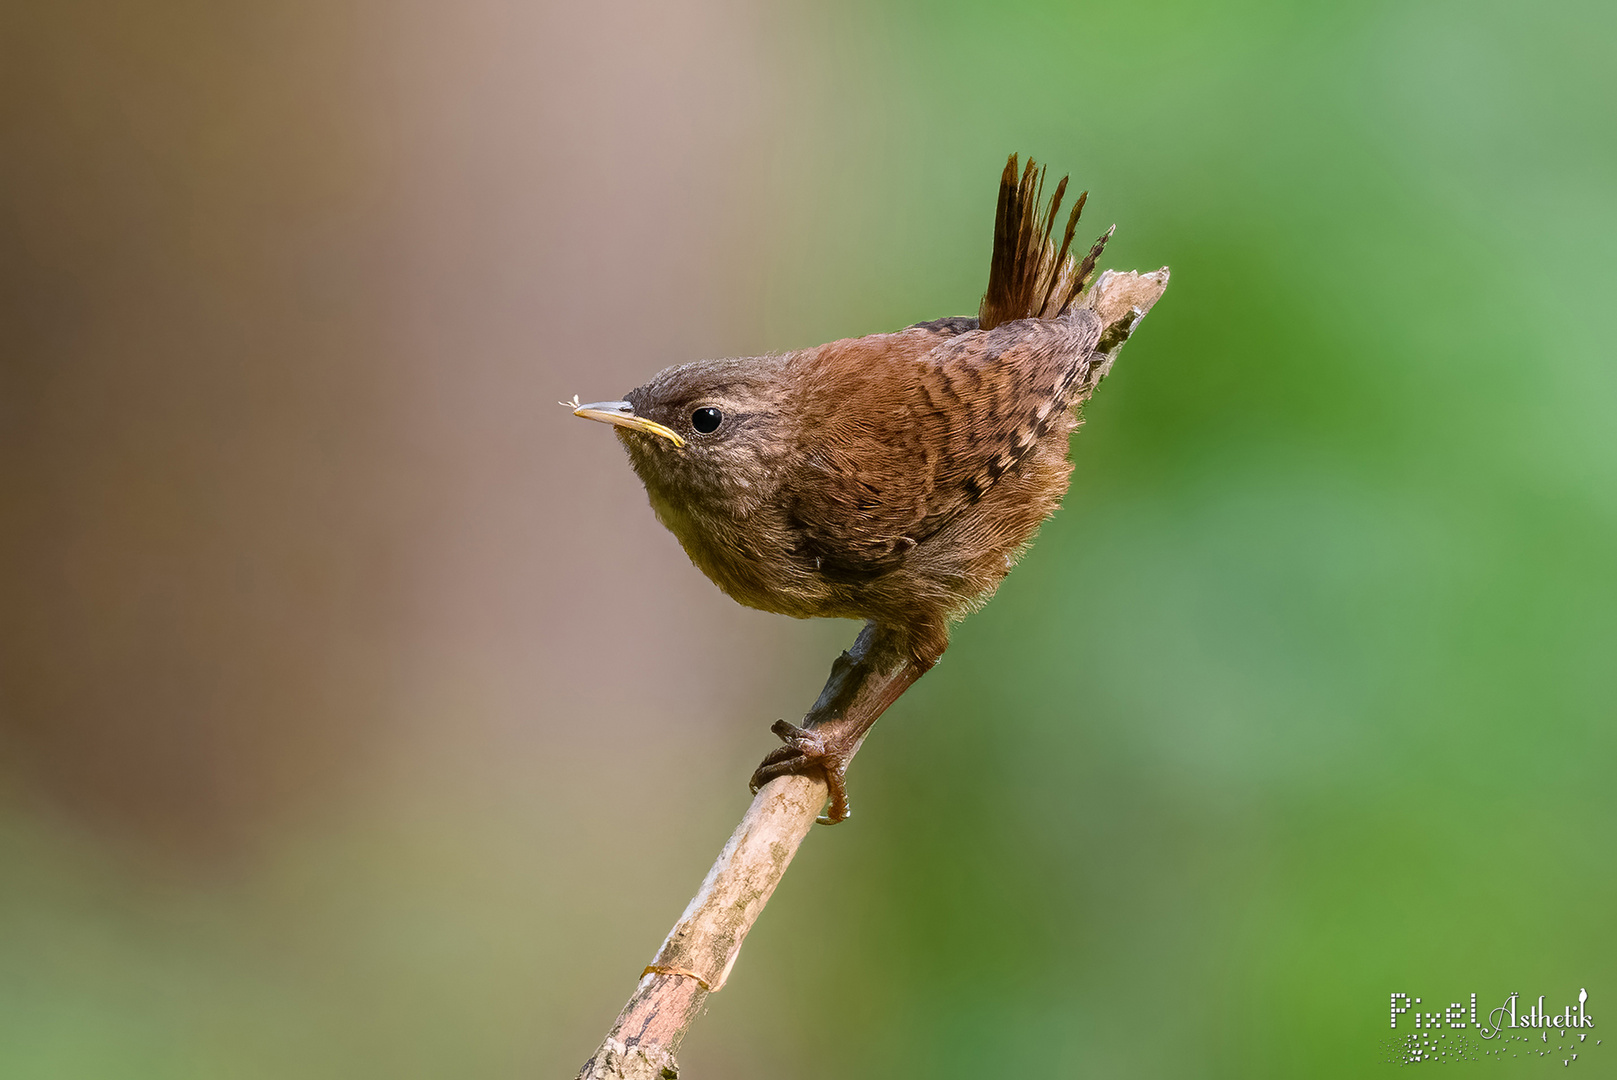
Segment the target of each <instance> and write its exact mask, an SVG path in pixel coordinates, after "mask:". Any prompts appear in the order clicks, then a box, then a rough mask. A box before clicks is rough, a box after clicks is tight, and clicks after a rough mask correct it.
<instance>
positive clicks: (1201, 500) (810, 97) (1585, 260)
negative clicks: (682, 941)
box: [0, 0, 1617, 1080]
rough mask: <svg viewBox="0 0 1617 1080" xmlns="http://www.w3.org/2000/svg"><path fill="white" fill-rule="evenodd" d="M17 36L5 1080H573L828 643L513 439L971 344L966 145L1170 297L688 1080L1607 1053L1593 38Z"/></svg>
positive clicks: (977, 221)
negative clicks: (1476, 1008) (1163, 286)
mask: <svg viewBox="0 0 1617 1080" xmlns="http://www.w3.org/2000/svg"><path fill="white" fill-rule="evenodd" d="M0 27H3V29H0V117H3V120H0V209H3V213H0V331H3V332H0V339H3V341H4V353H5V355H4V361H3V367H0V498H3V501H0V513H3V519H0V520H3V522H4V528H3V529H0V1075H4V1076H6V1077H19V1078H23V1077H52V1078H54V1077H81V1076H95V1077H108V1078H121V1077H216V1076H232V1077H259V1076H262V1077H284V1076H300V1077H352V1076H383V1075H385V1076H390V1077H449V1076H453V1077H484V1076H486V1077H506V1076H511V1077H515V1076H539V1075H550V1076H557V1075H559V1076H570V1075H572V1073H573V1071H574V1070H576V1068H577V1067H578V1065H579V1064H580V1063H581V1062H582V1061H583V1060H584V1058H585V1057H587V1056H588V1054H589V1053H590V1052H591V1051H592V1049H593V1048H594V1046H595V1045H596V1043H597V1042H598V1041H599V1039H600V1037H601V1035H602V1034H603V1033H604V1032H605V1030H606V1028H607V1026H608V1025H609V1023H610V1021H611V1019H612V1017H613V1015H614V1014H615V1012H616V1010H617V1009H618V1007H619V1006H620V1005H621V1004H622V1002H623V1000H624V999H625V998H626V997H627V995H628V993H629V992H630V990H631V989H632V987H633V985H634V982H635V977H636V975H637V973H638V972H639V971H640V969H641V967H642V966H643V965H644V964H645V963H646V962H647V961H648V959H649V958H650V956H651V955H652V953H653V951H654V950H655V948H656V946H657V944H658V942H659V941H660V940H661V937H662V935H663V933H665V932H666V930H667V928H668V927H669V925H671V923H672V922H673V920H674V918H675V917H676V916H677V915H678V913H679V912H680V910H681V909H682V907H683V905H684V903H685V901H686V900H687V899H688V897H689V896H690V894H691V892H692V891H693V890H694V888H695V886H696V884H697V882H698V881H699V880H700V878H701V876H702V874H703V872H704V871H705V869H706V867H707V865H708V862H709V860H710V859H711V857H712V856H713V854H714V853H715V852H716V851H717V849H718V847H719V846H720V844H721V843H722V841H723V840H724V838H725V836H726V835H728V832H729V830H730V828H731V827H732V825H733V824H734V822H735V820H736V819H737V818H738V817H739V815H740V813H741V811H742V809H743V807H744V806H745V805H746V801H747V795H746V789H745V785H744V780H745V778H746V776H747V774H748V771H749V770H750V768H751V766H752V765H753V763H754V762H755V761H756V759H757V758H758V757H759V756H760V755H761V754H762V753H764V752H765V750H767V749H768V748H769V746H770V745H771V744H772V742H773V740H772V737H771V736H769V734H768V730H767V729H768V725H769V723H770V722H771V721H772V720H774V719H775V718H776V717H781V716H786V717H796V716H799V715H801V713H802V712H803V710H804V709H805V708H806V707H807V705H808V704H809V703H810V702H811V701H812V699H813V696H814V694H815V693H816V691H817V689H818V687H819V684H820V681H821V680H822V678H823V676H824V673H825V671H826V669H827V667H828V665H829V662H830V660H831V659H832V657H833V656H834V655H835V653H836V651H837V650H838V649H839V648H841V647H843V646H844V645H845V644H847V642H848V641H850V640H851V638H852V636H853V633H854V631H855V629H856V628H855V627H854V626H852V625H851V624H798V623H793V622H791V621H789V620H785V619H780V618H776V617H772V616H768V615H763V614H760V613H757V612H751V611H745V610H742V609H740V608H738V607H736V606H735V605H734V604H732V603H731V602H730V601H729V600H727V599H726V598H725V597H724V596H723V595H722V594H720V593H719V592H718V591H717V590H716V589H714V588H713V587H712V586H710V585H709V584H708V583H707V582H706V581H705V580H703V579H702V578H701V576H700V575H699V574H698V573H697V572H696V571H695V570H694V569H692V568H691V567H690V566H689V565H688V563H686V562H685V560H684V558H683V556H682V555H681V553H680V552H679V550H678V547H677V545H676V543H675V541H674V540H673V539H672V537H671V536H668V535H667V534H665V533H664V532H662V530H661V529H660V528H659V527H658V526H657V525H656V523H655V522H654V521H653V519H652V517H651V514H650V512H649V510H648V509H647V507H646V506H645V502H644V496H643V494H642V492H641V491H640V488H639V486H638V484H637V483H636V481H635V480H634V478H633V476H632V474H631V473H630V471H629V469H628V467H627V465H626V463H625V462H624V460H623V459H622V454H621V451H620V450H619V448H618V447H617V445H616V442H615V440H613V439H612V438H610V437H609V436H608V435H607V433H606V432H604V431H602V430H600V429H599V428H597V427H595V426H593V425H585V424H581V423H578V422H577V421H574V420H572V419H571V418H570V417H568V416H567V414H566V413H565V412H563V411H561V410H560V409H558V408H556V407H555V406H554V405H553V404H552V403H553V402H554V401H555V400H556V399H557V398H561V397H568V396H570V395H571V394H573V393H575V392H576V393H579V394H581V395H582V396H583V397H584V398H585V399H586V400H589V399H591V398H592V397H593V398H602V397H609V396H615V395H617V394H619V393H621V392H622V391H624V390H626V389H628V388H629V387H631V386H633V385H635V384H637V383H639V382H640V381H642V380H643V379H644V378H645V377H646V376H648V375H649V374H651V373H652V372H653V371H655V370H657V369H658V368H660V367H662V366H664V365H665V364H668V363H672V362H674V361H677V360H682V359H689V358H693V357H700V356H718V355H736V354H747V353H755V352H761V351H767V350H780V349H787V348H792V347H797V346H802V345H808V344H814V343H818V342H820V341H822V340H825V339H829V338H834V337H842V336H849V335H855V334H861V333H867V332H873V331H878V330H887V329H892V328H895V327H898V326H902V325H905V324H908V323H911V322H915V321H917V320H921V319H927V318H933V317H937V316H942V315H948V314H957V313H970V312H974V311H975V309H976V304H977V300H978V298H979V296H980V293H981V290H982V287H983V283H984V281H985V277H986V267H987V256H988V249H989V244H990V239H991V215H992V208H993V199H994V191H995V184H996V181H997V177H998V173H999V169H1000V167H1001V166H1002V164H1003V161H1004V156H1005V154H1006V153H1007V152H1009V151H1012V150H1017V151H1020V152H1022V153H1024V154H1033V155H1035V156H1036V157H1038V158H1039V159H1040V160H1042V161H1047V162H1049V163H1050V165H1051V166H1052V168H1053V169H1054V170H1056V172H1057V173H1058V174H1059V173H1060V172H1066V171H1070V172H1072V174H1073V178H1074V183H1076V184H1078V185H1079V186H1081V187H1085V188H1088V189H1089V190H1090V191H1091V192H1092V195H1091V199H1090V202H1089V209H1088V211H1087V213H1086V220H1087V221H1088V222H1090V224H1091V227H1090V228H1089V229H1088V230H1086V233H1093V232H1098V231H1100V229H1102V228H1104V227H1105V226H1106V225H1108V224H1110V223H1111V222H1113V221H1115V222H1117V223H1118V233H1117V236H1116V238H1115V240H1114V242H1113V244H1112V245H1111V247H1110V248H1109V249H1108V252H1107V256H1108V258H1107V263H1106V265H1110V266H1114V267H1119V268H1140V269H1150V268H1155V267H1157V266H1160V265H1163V264H1168V265H1170V266H1171V267H1172V270H1173V284H1172V286H1171V287H1170V289H1169V291H1168V293H1167V296H1166V298H1165V299H1164V301H1163V302H1162V304H1161V305H1159V306H1158V307H1157V309H1156V310H1155V311H1154V312H1153V313H1152V315H1151V317H1150V318H1149V319H1148V320H1147V321H1146V322H1145V323H1144V325H1143V327H1142V329H1141V332H1140V333H1139V334H1138V336H1137V337H1136V338H1135V340H1134V341H1133V342H1132V343H1131V344H1130V345H1129V347H1128V349H1127V350H1126V351H1125V352H1124V354H1123V357H1122V360H1121V362H1120V363H1119V364H1118V366H1117V369H1116V371H1115V372H1114V373H1113V374H1112V376H1111V378H1110V379H1109V380H1108V381H1107V383H1106V384H1105V386H1104V387H1103V388H1102V390H1101V392H1100V394H1099V396H1098V397H1097V399H1096V400H1095V402H1094V403H1093V405H1092V407H1091V408H1090V409H1089V410H1088V424H1087V426H1086V427H1085V429H1084V431H1083V433H1082V434H1081V435H1080V436H1079V437H1078V438H1077V439H1076V440H1075V442H1074V457H1075V460H1076V462H1077V472H1076V474H1075V477H1074V484H1073V489H1072V492H1071V494H1070V495H1069V496H1068V498H1067V502H1066V507H1065V509H1064V510H1063V511H1062V512H1061V513H1060V514H1059V515H1058V516H1057V517H1056V518H1055V519H1054V520H1053V521H1051V522H1050V523H1049V524H1048V525H1047V526H1046V528H1045V529H1044V531H1043V533H1042V535H1041V537H1040V539H1039V541H1038V543H1037V544H1036V545H1035V547H1034V548H1033V550H1032V552H1031V554H1030V555H1029V556H1028V557H1027V559H1026V560H1025V561H1024V562H1023V564H1022V566H1021V567H1020V568H1019V569H1018V570H1017V571H1016V573H1014V574H1013V575H1011V577H1010V578H1009V579H1008V580H1007V582H1006V584H1005V585H1004V587H1003V588H1002V589H1001V591H1000V593H999V595H998V597H997V598H996V599H995V600H994V601H993V603H992V604H990V605H989V606H988V608H987V609H986V610H984V611H983V612H982V613H980V614H978V615H976V616H973V617H972V618H970V619H969V620H968V621H966V622H965V623H964V624H962V625H961V626H960V627H959V629H958V631H957V633H956V635H955V638H954V644H953V647H952V648H951V650H950V652H949V653H948V655H947V656H946V658H945V660H944V662H943V663H942V664H941V665H940V666H939V668H938V669H937V670H936V671H935V672H933V673H932V674H930V675H928V677H927V678H926V679H925V680H923V681H922V682H921V683H920V684H918V685H917V686H916V688H915V689H913V690H912V691H911V692H910V693H909V694H908V695H907V696H906V697H905V698H904V699H903V700H902V701H901V702H900V703H899V704H898V705H897V706H896V707H895V708H894V709H893V710H892V712H890V713H889V714H888V716H887V718H885V719H884V720H883V722H882V723H881V725H880V726H879V727H878V728H877V730H876V734H875V737H874V738H872V739H871V741H870V743H869V744H868V745H867V747H866V748H865V750H864V752H863V753H862V754H861V755H860V758H859V764H858V765H857V766H856V767H855V769H854V770H853V776H852V784H853V794H854V799H855V802H856V805H857V808H858V814H857V815H856V816H855V818H854V819H853V821H852V822H851V823H850V824H848V825H847V826H844V827H839V828H837V829H836V830H834V831H831V830H822V831H817V832H816V833H814V834H813V835H811V836H810V838H809V841H808V842H807V843H806V844H805V846H804V848H803V849H802V851H801V853H800V855H799V857H798V861H797V863H796V864H795V865H794V867H793V869H792V871H791V872H790V873H789V874H788V876H787V878H786V881H785V883H784V885H783V886H782V887H781V888H780V890H779V892H778V893H777V894H776V897H775V899H774V901H773V903H772V904H771V906H770V908H769V910H768V911H767V913H766V914H765V916H764V918H763V920H762V921H761V922H760V924H759V925H758V927H757V929H756V930H755V932H754V933H753V935H752V937H750V938H749V940H748V944H747V947H746V949H745V950H744V952H743V954H742V956H741V959H740V962H739V963H738V965H737V967H736V969H735V973H734V975H733V977H732V979H731V980H730V983H729V985H728V987H727V989H726V991H725V992H724V993H721V994H719V995H717V996H715V997H714V998H712V999H711V1001H710V1005H709V1008H708V1011H707V1013H706V1015H705V1016H704V1017H703V1019H701V1020H700V1022H699V1023H698V1024H697V1025H696V1027H695V1028H694V1029H693V1031H692V1034H691V1035H690V1037H689V1038H688V1040H687V1042H686V1045H685V1048H684V1051H683V1053H682V1055H681V1059H682V1063H683V1065H684V1070H685V1071H684V1075H687V1076H691V1077H711V1078H724V1077H737V1078H740V1077H755V1076H770V1077H780V1078H783V1080H787V1078H796V1077H802V1078H808V1077H820V1076H827V1075H830V1076H839V1077H849V1078H853V1077H889V1076H928V1077H980V1076H999V1075H1060V1076H1085V1077H1088V1076H1097V1077H1099V1076H1106V1077H1111V1076H1131V1077H1134V1076H1137V1077H1159V1076H1160V1077H1199V1076H1231V1077H1236V1076H1239V1077H1251V1076H1284V1077H1294V1076H1361V1075H1366V1074H1370V1073H1371V1072H1372V1070H1380V1069H1383V1068H1386V1067H1388V1066H1386V1065H1384V1064H1383V1063H1384V1062H1386V1061H1388V1060H1390V1058H1391V1056H1392V1054H1391V1051H1390V1050H1389V1038H1390V1037H1391V1033H1390V1032H1389V1030H1388V1029H1387V1027H1386V1003H1387V1000H1388V995H1389V993H1391V992H1392V991H1404V992H1407V993H1410V994H1413V995H1418V996H1423V997H1426V999H1427V1002H1428V1003H1429V1002H1432V1001H1437V1000H1441V1001H1443V1002H1447V1001H1450V1000H1465V999H1466V997H1467V995H1469V994H1470V993H1471V992H1472V991H1476V992H1478V993H1479V995H1480V1000H1481V1001H1482V1002H1483V1004H1484V1005H1485V1006H1487V1007H1491V1005H1492V1004H1496V1003H1497V1001H1498V1000H1502V999H1503V998H1504V996H1505V995H1506V994H1508V993H1509V992H1511V991H1519V992H1521V993H1522V994H1524V995H1526V996H1527V997H1529V998H1533V997H1536V996H1537V995H1538V994H1540V993H1543V994H1546V995H1549V1003H1550V1004H1552V1005H1556V1006H1557V1007H1558V1004H1557V1003H1565V1002H1566V1001H1571V1000H1574V999H1575V997H1576V994H1577V991H1578V989H1579V988H1580V987H1587V988H1588V990H1589V994H1590V998H1589V1004H1588V1011H1589V1013H1590V1014H1591V1015H1593V1016H1595V1017H1596V1019H1597V1021H1598V1022H1600V1023H1602V1024H1604V1023H1605V1022H1606V1021H1607V1019H1608V1018H1617V1011H1614V1010H1613V1005H1612V1003H1613V1002H1614V1001H1617V929H1614V923H1613V919H1612V913H1613V912H1614V911H1617V859H1614V858H1613V852H1614V850H1617V847H1614V841H1617V784H1614V783H1613V771H1614V770H1613V763H1614V760H1617V735H1614V725H1613V722H1612V721H1613V718H1614V716H1613V713H1614V706H1613V701H1614V699H1617V694H1614V691H1617V662H1614V658H1617V558H1614V552H1617V425H1614V424H1613V423H1612V421H1611V419H1610V413H1611V411H1612V407H1613V402H1614V401H1617V364H1614V363H1613V356H1612V347H1611V343H1612V338H1613V334H1612V319H1611V312H1612V310H1613V304H1612V294H1613V291H1614V287H1617V274H1614V273H1613V271H1612V267H1613V265H1617V200H1614V199H1613V193H1614V192H1617V135H1614V130H1613V113H1612V103H1613V101H1617V14H1614V9H1612V8H1611V7H1610V6H1609V5H1601V4H1587V5H1577V4H1548V5H1545V4H1533V5H1530V4H1489V3H1465V4H1461V3H1457V2H1454V3H1419V4H1387V3H1369V4H1359V5H1352V6H1349V5H1296V6H1281V5H1269V4H1227V5H1221V6H1219V7H1217V8H1216V9H1215V8H1213V7H1209V6H1207V5H1198V4H1181V5H1174V4H1167V3H1153V4H1143V5H1130V6H1120V5H1101V4H1075V5H1048V6H1036V5H981V6H968V5H960V4H905V3H892V4H874V5H864V4H830V5H826V4H802V5H781V6H768V7H762V6H751V5H748V4H745V3H741V2H735V0H698V2H696V3H694V4H688V5H680V6H674V7H669V6H663V5H656V4H650V3H637V2H630V3H613V4H602V5H579V6H576V7H566V8H561V7H550V8H547V7H534V6H521V5H508V4H500V3H494V2H491V0H474V2H471V3H465V4H454V5H450V4H440V5H429V4H420V3H403V4H386V5H383V4H370V5H366V4H356V3H336V4H333V3H319V4H315V3H302V4H283V5H274V6H271V7H268V8H257V7H254V6H250V5H220V4H206V3H200V2H192V3H174V2H169V3H161V4H157V5H151V4H147V5H133V4H113V5H100V4H98V5H88V4H74V3H67V4H56V5H49V6H47V5H14V6H12V7H10V8H8V9H7V11H6V13H5V14H4V15H0ZM1427 995H1430V996H1427ZM1490 999H1492V1000H1490ZM1590 1042H1591V1043H1592V1042H1593V1040H1590ZM1574 1065H1575V1066H1577V1067H1579V1068H1583V1069H1584V1070H1585V1071H1586V1072H1587V1073H1589V1074H1593V1075H1617V1046H1613V1047H1605V1046H1599V1047H1597V1048H1595V1049H1593V1050H1590V1049H1588V1048H1587V1047H1586V1048H1585V1052H1584V1053H1583V1055H1582V1056H1581V1057H1580V1059H1579V1060H1578V1061H1577V1062H1575V1063H1574ZM1550 1067H1552V1062H1551V1060H1550V1059H1548V1058H1534V1059H1532V1060H1530V1061H1529V1060H1526V1059H1522V1060H1516V1061H1509V1062H1506V1063H1505V1064H1503V1065H1501V1064H1499V1063H1497V1062H1495V1061H1488V1062H1485V1063H1482V1064H1477V1065H1459V1066H1457V1067H1456V1071H1467V1070H1471V1071H1475V1070H1484V1069H1486V1070H1488V1071H1490V1072H1491V1073H1494V1074H1505V1073H1509V1074H1511V1075H1518V1074H1520V1075H1528V1074H1533V1075H1537V1074H1539V1073H1541V1072H1543V1071H1544V1070H1545V1069H1547V1068H1550ZM1553 1067H1555V1068H1561V1067H1562V1066H1561V1064H1560V1059H1556V1060H1555V1061H1554V1062H1553Z"/></svg>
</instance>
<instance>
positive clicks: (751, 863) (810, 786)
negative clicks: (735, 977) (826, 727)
mask: <svg viewBox="0 0 1617 1080" xmlns="http://www.w3.org/2000/svg"><path fill="white" fill-rule="evenodd" d="M825 798H826V783H825V781H824V780H822V779H820V778H819V777H810V776H783V777H780V778H779V779H777V780H771V781H770V782H769V783H767V784H765V785H764V786H763V787H762V788H760V789H759V790H758V794H757V795H756V796H755V797H754V798H753V800H752V805H751V806H749V807H747V812H746V814H745V815H744V816H743V817H742V819H741V824H740V825H738V826H736V831H735V832H734V833H732V834H731V836H730V841H729V843H727V844H725V845H724V850H723V851H721V852H719V857H718V860H717V861H716V862H714V864H713V868H712V869H711V870H709V871H708V873H707V877H706V879H704V880H703V882H702V887H701V888H700V889H698V890H697V892H696V895H695V896H694V897H693V898H692V899H691V902H690V906H689V907H687V908H686V909H685V914H683V915H681V916H680V918H679V921H678V922H677V923H675V924H674V928H673V929H672V930H671V931H669V933H668V938H667V940H665V941H664V942H663V945H662V948H661V949H658V950H657V956H656V958H655V959H654V960H653V961H652V965H651V968H648V969H647V971H646V974H645V975H643V976H642V977H641V979H640V984H639V985H638V986H637V987H635V992H634V996H633V997H631V998H630V999H629V1003H628V1004H627V1005H625V1006H624V1007H623V1011H622V1012H621V1013H619V1014H618V1019H617V1023H615V1024H613V1025H612V1030H611V1031H610V1032H608V1033H607V1036H606V1040H605V1041H604V1042H602V1043H601V1045H600V1047H599V1048H598V1049H597V1050H596V1051H595V1055H594V1056H593V1057H591V1058H590V1059H589V1061H587V1062H585V1063H584V1068H583V1069H582V1070H581V1071H580V1072H579V1074H578V1076H579V1080H671V1078H672V1077H674V1076H676V1075H678V1071H679V1067H678V1065H677V1064H675V1061H674V1054H675V1052H677V1051H678V1050H679V1044H680V1041H681V1040H682V1039H683V1038H684V1037H685V1031H686V1029H687V1028H689V1027H690V1026H691V1022H692V1021H693V1020H695V1019H696V1014H697V1013H698V1012H699V1011H700V1010H701V1008H702V1003H703V1002H704V1001H706V1000H707V996H708V994H710V993H712V992H713V991H715V990H718V989H719V988H720V987H721V986H723V985H724V981H725V979H727V978H728V977H729V975H730V969H731V967H733V966H734V965H735V961H736V956H737V954H739V953H740V951H741V942H742V941H743V940H744V939H745V938H746V936H747V931H748V930H751V929H752V924H753V923H754V922H755V921H757V919H758V916H759V915H760V914H761V913H762V912H763V910H764V905H765V904H767V903H768V902H769V897H770V894H772V893H773V892H774V891H775V886H776V885H778V884H780V879H781V876H782V875H783V874H785V873H786V867H787V866H788V865H789V864H790V863H791V861H792V856H793V855H795V854H796V853H797V846H798V845H799V844H801V843H802V842H803V838H804V837H805V836H807V835H808V831H809V829H811V828H813V827H814V819H815V817H816V816H817V815H818V814H819V812H820V807H822V806H824V805H825ZM652 968H661V969H663V970H661V971H654V970H652ZM674 972H679V973H678V974H675V973H674Z"/></svg>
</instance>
